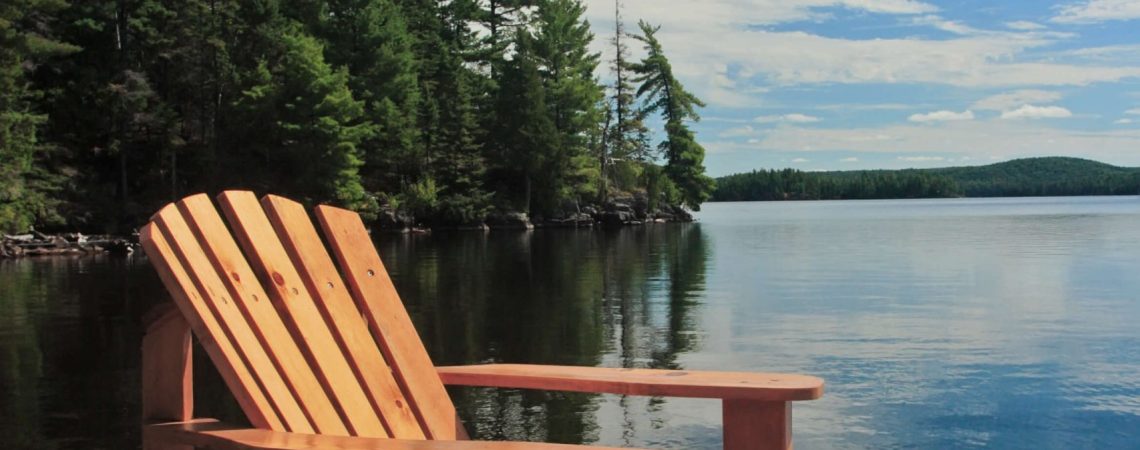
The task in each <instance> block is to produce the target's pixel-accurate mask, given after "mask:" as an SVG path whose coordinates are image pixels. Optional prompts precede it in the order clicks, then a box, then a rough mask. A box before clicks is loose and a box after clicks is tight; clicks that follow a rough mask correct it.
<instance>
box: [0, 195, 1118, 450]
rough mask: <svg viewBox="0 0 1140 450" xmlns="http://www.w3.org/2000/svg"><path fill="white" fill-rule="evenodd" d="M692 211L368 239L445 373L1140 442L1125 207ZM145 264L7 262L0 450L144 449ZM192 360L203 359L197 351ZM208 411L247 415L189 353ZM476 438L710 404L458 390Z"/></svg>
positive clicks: (1007, 433)
mask: <svg viewBox="0 0 1140 450" xmlns="http://www.w3.org/2000/svg"><path fill="white" fill-rule="evenodd" d="M698 217H699V220H700V222H699V223H695V224H687V225H675V224H669V225H651V226H645V227H639V228H629V229H623V230H617V231H602V230H539V231H535V232H530V233H525V232H492V233H489V234H486V235H484V234H472V233H456V234H436V235H435V236H383V237H380V238H378V242H377V244H378V246H379V248H380V251H381V254H382V255H383V257H384V259H385V262H386V264H387V265H388V267H389V270H390V271H391V272H392V276H393V278H394V280H395V281H396V284H397V288H398V289H399V290H400V293H401V295H402V296H403V298H404V300H405V302H406V303H407V304H408V308H409V310H410V312H411V313H412V316H413V318H414V320H415V321H416V325H417V328H418V329H419V331H420V333H421V335H422V336H423V339H424V342H425V343H426V344H427V346H428V348H429V350H430V351H431V353H432V355H433V358H434V360H435V361H436V362H437V363H438V364H462V363H476V362H533V363H554V364H576V365H601V366H614V367H617V366H623V367H661V368H684V369H692V370H697V369H720V370H763V371H782V372H795V373H807V374H813V375H817V376H821V377H823V378H825V379H826V380H827V392H826V394H825V396H824V398H823V399H821V400H818V401H814V402H804V403H797V406H796V408H795V438H796V446H797V448H800V449H841V448H923V449H926V448H930V449H934V448H968V447H992V448H1027V449H1028V448H1031V449H1044V448H1065V449H1067V448H1140V199H1137V198H1136V197H1116V198H1105V197H1091V198H1089V197H1086V198H1040V199H985V200H977V199H962V200H904V201H851V202H786V203H720V204H709V205H706V207H705V210H704V211H702V212H701V213H700V214H699V215H698ZM164 298H165V293H164V291H163V290H162V288H161V285H160V284H159V282H158V280H157V277H156V276H155V275H154V274H153V272H152V270H151V269H150V267H149V265H148V264H147V263H146V261H145V260H144V259H142V258H135V259H131V260H123V259H113V258H52V259H25V260H18V261H0V448H5V449H7V448H108V449H120V448H135V447H137V446H138V438H139V432H138V420H139V417H138V414H139V413H138V403H139V401H138V392H139V388H138V384H139V375H138V363H139V354H138V348H139V342H140V336H141V327H140V324H139V317H140V316H141V315H142V314H143V313H144V312H145V311H146V310H147V309H148V308H149V307H150V306H152V305H153V304H155V303H157V302H159V301H163V300H164ZM201 353H202V352H198V355H199V356H200V355H201ZM198 361H199V363H198V364H197V365H196V372H197V375H198V378H199V382H198V384H199V389H198V397H199V398H198V403H199V411H200V414H201V415H216V416H221V417H223V418H229V419H230V420H235V419H236V420H240V417H239V416H240V414H238V413H237V412H236V408H235V407H234V405H233V402H232V400H229V399H228V394H226V393H225V390H224V389H223V388H222V387H221V385H220V383H219V382H218V381H217V375H216V374H215V373H213V369H212V368H211V367H210V365H209V363H208V361H205V360H204V359H199V360H198ZM453 398H455V399H456V402H457V406H458V407H459V410H460V413H461V415H462V416H463V417H464V418H465V419H466V420H467V421H468V423H469V425H468V428H469V430H470V431H471V432H472V433H473V434H475V435H477V436H479V437H482V438H486V439H518V440H543V441H549V442H572V443H577V442H587V443H598V444H610V445H631V446H650V447H657V448H718V446H719V439H720V409H719V403H718V402H716V401H709V400H690V399H661V398H644V397H621V396H612V395H586V394H559V393H542V392H533V391H514V390H490V389H456V390H454V391H453Z"/></svg>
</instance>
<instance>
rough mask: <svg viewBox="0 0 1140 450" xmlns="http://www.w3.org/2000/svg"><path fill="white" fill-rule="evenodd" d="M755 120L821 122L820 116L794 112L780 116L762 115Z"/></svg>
mask: <svg viewBox="0 0 1140 450" xmlns="http://www.w3.org/2000/svg"><path fill="white" fill-rule="evenodd" d="M755 121H756V123H813V122H819V118H818V117H815V116H809V115H807V114H800V113H792V114H784V115H778V116H760V117H757V118H756V119H755Z"/></svg>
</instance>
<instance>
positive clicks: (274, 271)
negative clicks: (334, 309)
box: [207, 191, 390, 437]
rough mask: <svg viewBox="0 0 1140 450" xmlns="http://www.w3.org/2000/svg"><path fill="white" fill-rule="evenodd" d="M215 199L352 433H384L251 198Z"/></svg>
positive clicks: (244, 194) (241, 194)
mask: <svg viewBox="0 0 1140 450" xmlns="http://www.w3.org/2000/svg"><path fill="white" fill-rule="evenodd" d="M218 199H219V202H220V203H221V206H222V210H223V211H224V212H225V214H226V217H227V218H228V219H229V224H230V226H231V227H232V228H233V230H234V235H235V236H237V238H238V241H239V242H240V244H241V247H242V249H244V250H245V253H246V255H247V256H248V259H249V261H250V263H251V264H252V265H253V266H254V268H255V270H256V271H257V274H258V275H259V276H260V279H261V280H263V282H264V283H265V285H266V286H267V287H268V289H269V292H270V296H271V298H272V299H273V301H274V304H275V305H276V306H277V307H278V309H280V310H281V315H282V319H284V321H285V325H286V327H288V328H289V330H290V331H291V332H293V336H294V337H295V339H296V341H297V342H298V343H300V344H301V345H302V350H303V351H304V352H305V356H306V357H308V358H309V361H310V362H311V363H312V366H311V367H312V372H315V373H316V375H317V378H318V379H319V380H320V381H321V382H322V384H323V385H324V386H325V388H326V389H327V391H328V392H329V393H331V395H332V397H333V398H334V399H335V401H336V404H337V405H338V406H339V407H340V411H341V412H342V413H343V416H344V420H345V421H346V423H347V425H348V426H349V428H350V429H351V430H352V432H353V434H355V435H357V436H366V437H389V436H390V434H389V432H388V430H386V429H385V427H384V424H383V423H382V422H381V419H380V417H379V415H378V414H376V411H375V410H373V409H372V404H371V402H370V401H369V400H368V397H367V395H365V393H364V389H363V387H362V386H361V385H360V383H359V382H358V381H357V378H356V375H355V374H354V373H353V370H352V368H351V367H350V366H349V363H348V360H347V359H346V358H345V355H344V352H343V351H341V349H340V347H339V346H338V345H337V343H336V340H335V339H334V338H333V335H332V332H331V331H330V330H329V326H328V324H327V323H325V321H324V319H323V318H322V316H321V313H320V311H319V310H318V309H317V306H316V304H315V303H314V301H313V297H312V296H311V295H310V293H309V290H308V289H307V288H306V286H305V283H304V281H302V279H301V276H300V274H299V273H298V271H297V268H295V267H294V266H293V264H292V262H291V261H290V259H289V255H288V254H287V253H286V251H285V248H284V246H283V245H282V244H281V241H280V240H279V239H277V235H276V233H275V232H274V230H273V227H272V225H270V223H269V220H268V218H267V217H266V215H265V212H264V211H263V210H262V208H261V205H260V204H259V203H258V201H257V197H255V196H254V195H253V193H252V192H248V191H228V192H224V193H222V194H221V195H220V196H219V197H218ZM211 210H212V207H211ZM207 236H208V235H207Z"/></svg>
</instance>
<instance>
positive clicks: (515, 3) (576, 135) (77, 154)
mask: <svg viewBox="0 0 1140 450" xmlns="http://www.w3.org/2000/svg"><path fill="white" fill-rule="evenodd" d="M619 6H620V5H616V4H615V16H616V17H615V18H616V19H617V29H616V30H614V31H615V32H614V34H613V35H612V36H603V37H600V38H599V37H595V36H593V34H592V33H591V31H590V27H589V24H587V23H586V22H585V19H584V12H585V9H584V8H585V7H584V6H583V4H582V2H581V1H579V0H449V1H439V0H327V1H317V0H181V1H160V0H131V1H127V0H99V1H96V0H91V1H79V0H72V1H70V2H66V1H64V0H7V1H5V2H3V3H2V4H0V231H8V232H16V231H21V232H22V231H24V230H26V229H27V228H28V227H29V226H32V225H34V226H37V227H39V228H41V229H43V228H57V229H60V228H66V229H72V230H82V231H93V232H98V231H127V230H129V229H131V228H132V227H135V226H137V225H138V224H140V223H141V222H143V221H144V220H145V218H146V217H147V215H149V214H150V213H152V212H153V211H154V210H155V209H156V208H157V207H158V206H159V205H161V204H163V203H164V202H167V201H170V200H171V199H176V198H179V197H181V196H183V195H186V194H189V193H194V192H209V193H215V192H217V191H219V190H222V189H229V188H243V189H253V190H256V191H258V192H262V193H265V192H275V193H281V194H284V195H288V196H292V197H294V198H299V199H303V200H305V201H307V202H310V203H315V202H331V203H335V204H338V205H342V206H346V207H349V208H353V209H355V210H357V211H360V212H362V213H363V214H364V215H365V216H366V217H368V218H374V217H376V216H377V215H378V214H380V213H381V211H384V212H385V214H387V215H388V216H391V215H392V214H393V213H398V215H399V216H400V217H413V219H410V220H413V221H415V222H417V223H419V224H422V225H432V226H444V227H446V226H461V225H467V224H473V223H480V222H481V221H483V220H484V218H485V217H486V216H487V215H488V214H491V213H493V212H495V211H521V212H528V213H530V214H531V215H532V216H544V217H547V218H559V217H563V216H566V215H567V214H571V213H575V212H577V211H579V208H580V207H582V206H585V205H589V204H595V205H604V204H605V203H606V202H607V201H609V200H610V199H612V198H615V197H620V198H633V197H634V196H635V195H636V198H640V199H642V200H644V203H646V204H647V205H648V206H647V207H648V208H650V209H653V208H665V207H666V206H668V205H684V206H687V207H689V208H692V209H696V208H698V207H699V205H700V204H701V202H703V201H705V200H706V199H707V198H708V196H709V194H710V193H711V190H712V180H711V179H710V178H708V177H707V176H705V175H704V167H703V158H704V149H703V148H701V146H700V145H699V144H697V142H696V140H695V139H694V135H693V133H692V131H690V129H689V126H690V124H691V123H692V122H693V121H696V120H698V119H699V117H698V115H697V113H696V109H697V108H698V107H700V106H703V104H702V103H701V101H700V100H699V99H697V98H696V97H694V96H693V95H692V94H690V93H689V92H687V91H686V90H685V88H684V87H683V86H682V85H681V83H680V82H679V81H678V80H677V79H676V78H675V77H674V75H673V73H672V69H671V66H670V64H669V61H668V59H667V58H666V56H665V49H663V48H662V47H661V44H660V42H659V41H658V40H657V38H656V33H658V28H657V27H654V26H651V25H649V24H646V23H641V24H640V26H639V29H638V30H637V31H636V32H627V31H626V30H625V28H624V24H623V23H622V18H621V17H620V11H621V9H620V7H619ZM662 32H663V31H662ZM594 39H605V40H608V42H609V43H610V45H611V48H614V49H616V54H617V57H616V58H615V59H614V60H612V61H602V59H601V57H600V55H599V54H597V53H593V52H591V51H590V50H589V49H590V44H591V42H592V41H593V40H594ZM631 46H632V47H634V48H633V49H632V50H631V48H630V47H631ZM635 52H636V53H635ZM635 55H636V56H635ZM602 64H604V65H607V66H608V67H605V68H608V69H609V70H608V71H609V72H610V73H611V74H612V77H607V79H610V78H613V79H614V80H616V81H614V82H613V83H608V84H603V83H602V82H601V81H600V80H599V78H598V77H597V76H596V75H595V73H596V72H595V70H596V69H597V68H598V67H599V65H602ZM651 115H657V116H660V118H661V122H662V123H663V124H664V127H663V129H661V130H651V129H649V128H648V127H647V126H646V124H645V120H646V119H648V118H649V117H650V116H651ZM651 136H660V137H661V142H660V143H656V142H651V140H652V138H651Z"/></svg>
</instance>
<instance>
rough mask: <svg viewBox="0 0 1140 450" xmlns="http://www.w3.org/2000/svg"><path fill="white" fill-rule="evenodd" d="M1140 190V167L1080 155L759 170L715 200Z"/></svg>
mask: <svg viewBox="0 0 1140 450" xmlns="http://www.w3.org/2000/svg"><path fill="white" fill-rule="evenodd" d="M1136 194H1140V168H1127V167H1116V166H1112V165H1108V164H1104V163H1100V162H1096V161H1089V160H1086V159H1078V158H1062V157H1051V158H1026V159H1017V160H1013V161H1006V162H1002V163H998V164H991V165H988V166H976V167H948V168H941V169H906V170H866V171H863V170H860V171H843V172H803V171H799V170H795V169H784V170H757V171H752V172H749V173H741V174H736V175H729V176H727V177H723V178H719V179H717V185H716V191H715V192H714V193H713V198H712V199H713V201H750V200H841V199H884V198H936V197H1024V196H1065V195H1136Z"/></svg>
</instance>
